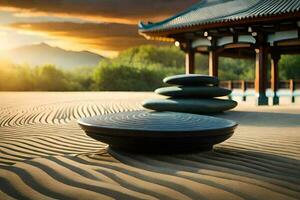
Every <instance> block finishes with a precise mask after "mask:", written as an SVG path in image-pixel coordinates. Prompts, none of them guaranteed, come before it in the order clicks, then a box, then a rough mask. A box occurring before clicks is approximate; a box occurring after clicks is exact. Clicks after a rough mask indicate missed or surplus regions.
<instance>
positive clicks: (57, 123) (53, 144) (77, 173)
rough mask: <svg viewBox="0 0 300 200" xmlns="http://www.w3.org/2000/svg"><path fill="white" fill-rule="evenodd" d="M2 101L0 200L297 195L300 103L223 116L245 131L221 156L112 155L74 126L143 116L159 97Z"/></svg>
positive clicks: (94, 95) (46, 96)
mask: <svg viewBox="0 0 300 200" xmlns="http://www.w3.org/2000/svg"><path fill="white" fill-rule="evenodd" d="M0 95H1V105H0V133H1V134H0V137H1V140H0V143H1V144H0V146H1V154H0V155H1V156H0V164H1V167H0V177H1V184H0V187H1V192H0V199H113V198H115V199H222V200H223V199H272V200H275V199H280V200H282V199H284V200H286V199H299V196H300V188H299V185H300V172H299V168H300V154H299V151H300V150H299V149H300V135H299V132H300V123H299V121H300V114H299V113H300V104H299V102H298V101H297V100H298V99H296V103H295V104H284V103H283V105H279V106H261V107H257V106H254V103H253V102H247V103H245V102H240V103H239V105H238V106H237V107H236V108H235V109H233V110H232V111H228V112H225V113H223V114H218V115H215V116H217V117H221V118H225V119H230V120H234V121H236V122H237V123H238V124H239V126H238V127H237V129H236V131H235V133H234V135H233V136H232V137H231V138H230V139H228V140H226V141H225V142H224V143H221V144H218V145H215V146H214V149H213V151H208V152H200V153H192V154H175V155H142V154H131V153H124V152H123V153H121V152H116V151H111V152H109V153H108V152H107V150H106V145H105V144H103V143H101V142H98V141H95V140H93V139H91V138H90V137H88V136H86V134H85V133H84V131H82V130H81V129H80V127H79V126H78V124H77V123H76V120H77V119H78V118H81V117H87V116H94V115H99V114H105V113H115V112H120V111H131V110H140V109H142V107H141V102H142V101H144V100H145V99H151V98H161V97H160V96H158V95H155V94H153V93H152V92H147V93H144V92H74V93H72V92H65V93H59V92H26V93H22V92H20V93H16V92H4V93H1V94H0ZM297 102H298V103H297Z"/></svg>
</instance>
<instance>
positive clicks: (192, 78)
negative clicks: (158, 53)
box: [163, 74, 219, 86]
mask: <svg viewBox="0 0 300 200" xmlns="http://www.w3.org/2000/svg"><path fill="white" fill-rule="evenodd" d="M163 82H164V83H167V84H171V85H183V86H190V85H193V86H203V85H218V83H219V80H218V78H217V77H213V76H208V75H203V74H180V75H175V76H169V77H166V78H164V80H163Z"/></svg>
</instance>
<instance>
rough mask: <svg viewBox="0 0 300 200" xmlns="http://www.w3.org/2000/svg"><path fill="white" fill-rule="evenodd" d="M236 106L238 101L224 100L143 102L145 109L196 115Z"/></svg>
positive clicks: (152, 100)
mask: <svg viewBox="0 0 300 200" xmlns="http://www.w3.org/2000/svg"><path fill="white" fill-rule="evenodd" d="M236 106H237V102H236V101H233V100H223V99H149V100H146V101H144V102H143V107H145V108H148V109H151V110H156V111H173V112H186V113H195V114H211V113H219V112H223V111H226V110H229V109H232V108H234V107H236Z"/></svg>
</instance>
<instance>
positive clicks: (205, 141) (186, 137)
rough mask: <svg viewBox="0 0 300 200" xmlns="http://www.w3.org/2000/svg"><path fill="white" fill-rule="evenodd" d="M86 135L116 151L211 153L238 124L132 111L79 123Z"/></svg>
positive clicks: (163, 113)
mask: <svg viewBox="0 0 300 200" xmlns="http://www.w3.org/2000/svg"><path fill="white" fill-rule="evenodd" d="M78 123H79V125H80V126H81V128H82V129H83V130H84V131H85V132H86V134H87V135H88V136H90V137H92V138H94V139H96V140H98V141H101V142H104V143H107V144H109V147H110V148H112V149H115V150H123V151H131V152H147V153H178V152H189V151H201V150H210V149H211V148H212V146H213V145H214V144H217V143H220V142H223V141H224V140H226V139H228V138H229V137H230V136H231V135H232V134H233V132H234V129H235V128H236V126H237V124H236V123H235V122H233V121H230V120H225V119H221V118H216V117H210V116H204V115H195V114H188V113H176V112H149V111H132V112H121V113H115V114H107V115H100V116H94V117H88V118H83V119H79V120H78Z"/></svg>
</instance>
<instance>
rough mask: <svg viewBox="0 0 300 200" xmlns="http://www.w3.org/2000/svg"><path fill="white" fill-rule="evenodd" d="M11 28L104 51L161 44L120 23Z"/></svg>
mask: <svg viewBox="0 0 300 200" xmlns="http://www.w3.org/2000/svg"><path fill="white" fill-rule="evenodd" d="M9 27H10V28H12V29H16V30H18V31H26V32H29V33H32V34H37V35H38V34H46V35H48V36H50V37H55V38H57V39H60V40H69V41H74V42H76V43H79V44H81V45H86V46H87V47H92V48H98V49H101V50H102V51H103V50H104V51H105V50H107V51H121V50H124V49H126V48H128V47H132V46H136V45H141V44H150V43H151V44H161V43H159V42H155V41H147V40H146V39H145V38H143V37H142V36H140V35H138V32H137V25H130V24H118V23H74V22H40V23H13V24H10V25H9Z"/></svg>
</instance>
